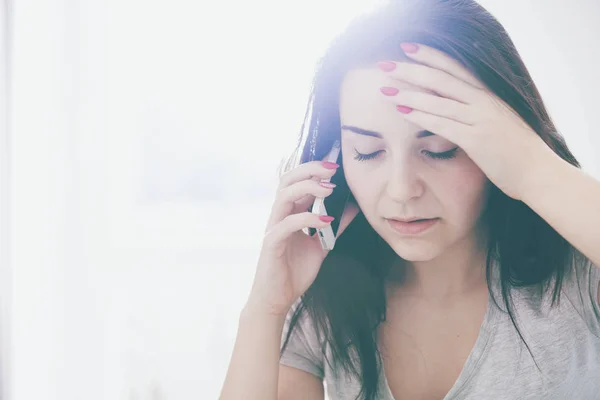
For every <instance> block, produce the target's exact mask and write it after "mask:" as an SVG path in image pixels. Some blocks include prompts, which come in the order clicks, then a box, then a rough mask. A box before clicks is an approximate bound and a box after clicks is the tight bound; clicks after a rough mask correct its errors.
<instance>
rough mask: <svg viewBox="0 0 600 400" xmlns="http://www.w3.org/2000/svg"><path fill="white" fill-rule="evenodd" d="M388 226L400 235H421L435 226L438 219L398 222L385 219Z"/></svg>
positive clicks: (392, 219)
mask: <svg viewBox="0 0 600 400" xmlns="http://www.w3.org/2000/svg"><path fill="white" fill-rule="evenodd" d="M386 220H387V223H388V225H389V226H390V227H391V228H392V229H393V230H394V231H395V232H397V233H400V234H402V235H416V234H419V233H423V232H425V231H427V230H429V229H430V228H432V227H433V226H434V225H436V224H437V222H438V221H439V218H418V219H408V220H398V219H394V218H387V219H386Z"/></svg>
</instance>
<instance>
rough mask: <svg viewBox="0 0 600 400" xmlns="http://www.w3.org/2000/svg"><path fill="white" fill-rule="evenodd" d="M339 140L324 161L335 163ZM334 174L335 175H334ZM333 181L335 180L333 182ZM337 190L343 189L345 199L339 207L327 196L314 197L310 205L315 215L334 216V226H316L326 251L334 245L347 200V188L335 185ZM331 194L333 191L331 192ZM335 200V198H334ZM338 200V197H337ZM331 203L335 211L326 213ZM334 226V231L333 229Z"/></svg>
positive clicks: (338, 151)
mask: <svg viewBox="0 0 600 400" xmlns="http://www.w3.org/2000/svg"><path fill="white" fill-rule="evenodd" d="M340 151H341V149H340V141H339V140H336V141H335V142H334V143H333V146H332V147H331V150H330V151H329V153H328V155H327V158H326V160H325V161H328V162H331V163H337V162H338V160H339V158H340V157H339V156H340ZM334 176H335V175H334ZM330 181H331V178H328V179H321V182H330ZM334 183H335V182H334ZM336 191H337V192H339V191H344V193H342V196H345V197H346V199H343V200H342V201H343V206H342V207H341V209H340V207H339V205H338V206H336V205H333V204H334V202H333V201H330V200H329V196H328V197H316V198H315V201H314V203H313V205H312V209H311V212H312V213H314V214H317V215H330V216H332V217H334V218H336V219H335V220H334V221H337V223H336V225H335V227H333V226H332V225H333V223H332V224H330V225H328V226H326V227H324V228H317V229H316V233H317V235H318V237H319V241H320V242H321V247H322V248H323V250H326V251H330V250H333V248H334V246H335V240H336V233H337V228H338V227H339V219H340V218H341V216H342V214H343V211H344V208H345V206H346V202H347V197H348V194H349V192H348V190H347V188H344V187H339V188H338V187H336V188H335V189H334V193H337V192H336ZM332 195H333V193H332ZM334 201H335V198H334ZM338 202H339V199H338ZM326 203H327V204H326ZM330 204H331V208H332V211H333V210H334V209H335V212H334V213H333V214H328V213H327V206H328V205H330ZM334 228H335V231H334Z"/></svg>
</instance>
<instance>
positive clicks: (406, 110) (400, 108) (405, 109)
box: [396, 106, 413, 114]
mask: <svg viewBox="0 0 600 400" xmlns="http://www.w3.org/2000/svg"><path fill="white" fill-rule="evenodd" d="M396 110H398V111H400V112H401V113H402V114H408V113H409V112H411V111H412V110H413V109H412V108H410V107H406V106H396Z"/></svg>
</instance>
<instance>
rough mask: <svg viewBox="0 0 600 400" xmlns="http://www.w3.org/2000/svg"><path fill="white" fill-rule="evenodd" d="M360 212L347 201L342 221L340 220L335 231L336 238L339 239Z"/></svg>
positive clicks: (356, 206)
mask: <svg viewBox="0 0 600 400" xmlns="http://www.w3.org/2000/svg"><path fill="white" fill-rule="evenodd" d="M359 212H360V208H359V207H358V205H356V203H354V202H353V201H349V202H348V203H347V204H346V207H345V208H344V213H343V214H342V219H341V220H340V225H339V227H338V231H337V237H340V236H341V235H342V233H344V231H345V230H346V228H347V227H348V225H350V223H351V222H352V221H353V220H354V218H356V216H357V215H358V213H359Z"/></svg>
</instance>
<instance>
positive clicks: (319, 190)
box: [266, 179, 333, 230]
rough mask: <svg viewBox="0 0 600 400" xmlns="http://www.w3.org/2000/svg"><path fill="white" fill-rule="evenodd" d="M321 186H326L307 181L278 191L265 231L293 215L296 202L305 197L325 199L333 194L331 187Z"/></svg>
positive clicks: (310, 180)
mask: <svg viewBox="0 0 600 400" xmlns="http://www.w3.org/2000/svg"><path fill="white" fill-rule="evenodd" d="M322 185H326V183H321V182H317V181H314V180H312V179H308V180H304V181H301V182H296V183H294V184H292V185H290V186H287V187H284V188H283V189H280V190H279V191H278V193H277V195H276V197H275V201H274V203H273V208H272V211H271V216H270V217H269V221H268V223H267V227H266V229H267V230H268V229H270V228H271V227H272V226H273V225H275V224H277V223H279V222H281V221H282V220H283V219H284V218H286V217H287V216H288V215H290V214H293V211H294V206H295V204H296V202H297V201H299V200H302V199H303V198H304V197H305V196H306V195H312V196H313V197H327V196H329V195H330V194H331V193H333V188H332V187H324V186H322ZM304 201H306V200H304Z"/></svg>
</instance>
